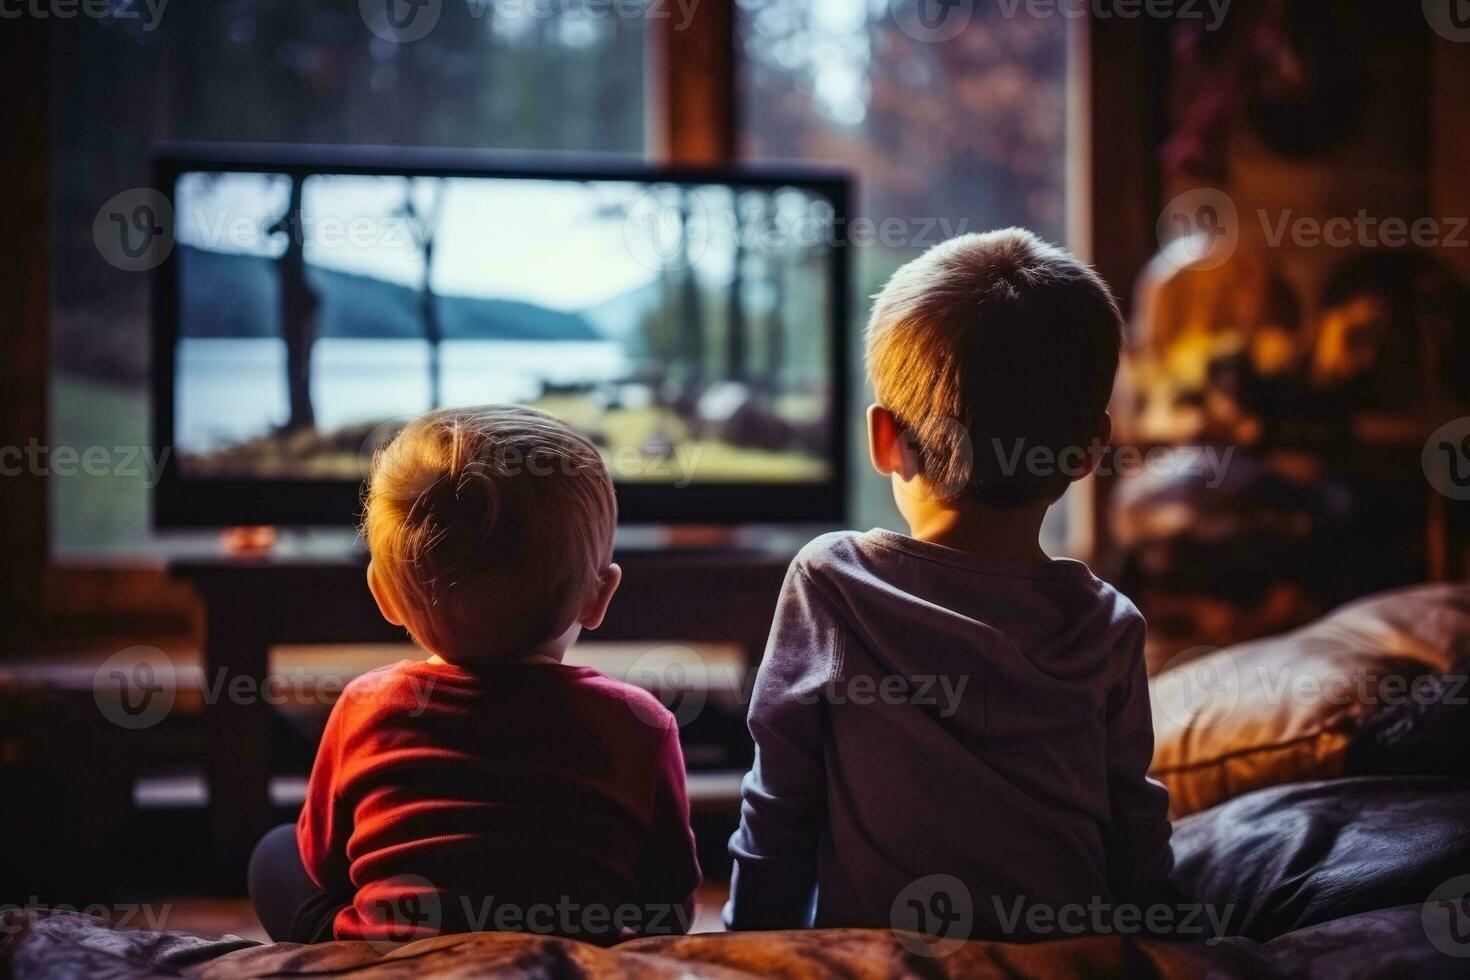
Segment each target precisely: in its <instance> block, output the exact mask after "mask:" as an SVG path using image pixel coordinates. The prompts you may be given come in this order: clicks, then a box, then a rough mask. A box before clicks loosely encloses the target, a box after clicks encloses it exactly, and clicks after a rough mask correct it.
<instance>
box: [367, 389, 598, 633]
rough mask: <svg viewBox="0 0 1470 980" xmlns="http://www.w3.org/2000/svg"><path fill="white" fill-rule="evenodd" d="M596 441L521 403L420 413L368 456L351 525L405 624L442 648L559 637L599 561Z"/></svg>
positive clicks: (585, 595) (590, 589)
mask: <svg viewBox="0 0 1470 980" xmlns="http://www.w3.org/2000/svg"><path fill="white" fill-rule="evenodd" d="M616 524H617V503H616V500H615V498H614V496H613V486H612V480H611V478H610V477H609V476H608V473H607V468H606V467H605V466H604V465H603V462H602V458H601V456H599V455H598V452H597V448H596V447H595V446H593V445H592V443H591V442H589V441H588V440H587V439H586V438H584V437H583V436H582V435H580V434H579V433H577V432H576V431H575V430H573V429H572V428H571V427H569V426H567V425H566V424H565V423H563V422H561V421H559V420H557V419H556V418H554V417H552V416H550V415H547V414H546V413H545V412H539V411H536V410H535V409H531V408H521V407H514V406H498V405H495V406H486V407H483V408H466V409H450V410H444V411H437V412H431V413H429V414H428V415H425V416H423V417H422V418H419V419H417V420H415V421H414V422H411V423H410V424H409V425H408V426H407V427H406V428H405V429H404V430H403V431H402V432H401V433H399V434H398V436H397V437H396V438H395V439H394V440H393V441H392V442H391V443H389V444H388V446H386V447H385V448H384V449H382V450H380V451H379V452H378V453H377V455H376V456H375V457H374V460H373V471H372V479H371V481H370V482H369V485H368V490H367V497H366V508H365V513H364V517H363V535H364V537H365V538H366V540H367V542H368V547H369V549H370V550H371V552H372V556H373V565H374V569H375V570H376V572H377V573H378V574H379V575H380V576H381V578H382V581H384V582H385V583H386V584H388V585H390V586H391V587H392V589H393V590H394V594H395V596H396V597H397V598H398V601H399V602H400V603H401V606H402V610H401V611H402V612H403V614H404V616H405V618H406V620H407V623H406V625H407V626H408V630H409V633H410V634H411V635H412V636H413V637H414V639H415V640H417V641H418V642H420V643H422V644H423V645H424V646H426V647H428V648H430V649H432V650H433V651H434V652H436V653H438V654H440V655H441V656H443V657H444V658H445V659H447V660H452V659H455V658H470V657H476V656H487V655H500V654H505V653H512V654H513V653H516V652H519V651H527V650H529V649H530V648H531V647H533V646H535V645H536V644H538V643H541V642H543V641H545V640H548V639H551V638H553V637H556V636H559V635H560V634H561V633H563V632H565V631H566V629H567V628H568V627H570V626H571V625H572V622H573V621H574V620H575V618H576V615H577V612H578V610H579V609H580V608H581V606H582V605H583V604H584V603H585V602H586V601H587V600H588V599H589V598H590V597H591V596H592V595H593V594H594V592H595V589H596V588H597V586H598V584H599V581H600V577H601V575H602V573H603V571H604V569H606V568H607V566H608V563H609V562H611V560H612V540H613V529H614V527H615V525H616Z"/></svg>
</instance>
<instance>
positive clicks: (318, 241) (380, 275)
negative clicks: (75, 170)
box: [156, 159, 845, 523]
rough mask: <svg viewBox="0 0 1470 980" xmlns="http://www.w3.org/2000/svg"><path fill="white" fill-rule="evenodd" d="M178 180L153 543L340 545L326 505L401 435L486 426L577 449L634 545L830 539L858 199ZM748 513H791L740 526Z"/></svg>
mask: <svg viewBox="0 0 1470 980" xmlns="http://www.w3.org/2000/svg"><path fill="white" fill-rule="evenodd" d="M172 164H173V165H172V166H168V167H165V168H164V170H165V171H166V172H167V176H168V187H169V191H170V194H171V203H172V206H173V239H174V247H173V252H172V254H171V255H170V257H169V259H168V261H167V262H166V263H165V264H164V267H163V272H164V274H163V276H162V277H161V280H160V281H161V283H162V284H163V286H162V290H163V292H164V295H163V296H162V297H161V298H162V299H163V300H164V302H163V303H161V310H160V312H161V317H160V320H161V323H160V329H161V333H162V335H163V336H164V337H165V338H166V341H165V343H164V344H162V345H161V346H162V347H163V348H165V350H164V353H165V354H166V360H167V364H168V367H167V368H166V369H165V370H166V371H167V372H168V374H167V378H166V380H165V382H164V384H163V385H162V387H163V388H165V389H166V391H163V392H160V394H161V396H162V397H161V402H163V403H164V408H165V410H166V411H165V412H164V413H162V414H166V416H167V419H166V423H167V425H166V432H165V433H164V435H165V438H166V440H167V442H168V444H169V445H170V446H171V449H172V453H171V459H170V464H169V470H170V472H169V473H166V483H167V486H166V487H161V489H162V490H163V497H164V501H163V503H164V504H166V506H163V507H160V508H156V513H158V514H159V518H160V523H172V522H173V521H171V520H170V518H171V517H172V518H177V519H178V521H177V522H179V523H200V522H205V523H246V522H248V523H257V522H266V523H302V522H316V521H320V520H323V519H330V518H331V517H332V516H333V515H332V514H331V513H327V512H325V511H323V509H322V508H321V507H320V506H316V505H309V504H306V502H305V499H304V498H303V497H302V494H305V496H306V498H312V499H325V498H323V497H322V495H321V494H320V493H317V492H315V491H312V490H311V489H310V488H309V486H307V485H310V484H323V485H331V484H336V485H338V486H347V485H350V486H351V487H352V488H353V492H354V494H355V493H356V489H357V485H358V484H360V482H361V480H362V479H363V478H364V476H365V475H366V473H367V469H368V466H369V464H370V460H371V456H372V452H373V450H374V449H375V448H376V447H377V446H378V445H380V444H381V443H382V442H384V441H386V440H387V439H388V438H391V436H392V435H393V433H394V432H396V431H397V429H398V428H400V427H401V426H402V425H403V423H404V422H406V421H407V420H408V419H410V418H412V417H414V416H416V415H419V414H421V413H423V412H426V411H428V410H430V409H433V408H440V407H457V406H469V405H480V404H487V403H517V404H523V405H529V406H533V407H536V408H540V409H543V410H545V411H547V412H550V413H552V414H554V415H557V416H558V417H560V418H562V419H565V420H566V421H567V422H569V423H571V424H572V425H574V426H576V427H577V428H579V429H580V430H581V431H582V432H584V433H585V434H586V435H587V436H588V438H590V439H591V440H592V441H593V442H594V443H595V444H596V445H597V446H598V447H599V449H600V450H601V451H602V453H603V456H604V459H605V461H606V463H607V465H608V468H609V470H610V472H611V473H612V475H613V479H614V481H615V483H617V484H618V485H619V487H620V502H621V503H622V506H623V510H624V512H625V514H627V516H629V517H630V518H631V519H638V520H644V521H658V520H664V519H670V520H686V521H687V520H700V521H708V522H723V521H726V520H731V519H744V520H749V519H753V518H757V517H763V518H764V519H775V520H780V519H788V518H789V519H812V518H814V517H817V516H832V517H835V516H836V515H835V514H830V513H829V514H824V515H818V514H816V513H813V512H812V511H813V510H814V508H816V509H822V510H826V511H830V510H831V501H830V493H828V492H825V491H830V490H831V489H832V488H834V487H835V486H836V485H837V484H838V483H840V479H841V474H840V472H839V471H840V466H841V459H842V457H841V446H840V444H841V441H842V439H841V427H840V425H839V424H838V415H839V413H840V411H841V408H842V406H841V405H840V403H839V397H840V390H841V387H842V386H841V383H840V378H841V374H842V365H841V364H840V363H839V361H840V359H841V358H840V356H839V355H840V343H839V342H838V338H839V337H840V333H841V330H840V325H841V317H842V312H841V310H842V306H843V303H842V295H841V293H842V288H843V287H842V283H843V275H842V269H843V262H844V256H843V255H842V254H841V253H842V251H843V249H842V242H841V239H840V235H841V226H840V222H841V220H842V207H843V202H844V199H845V187H844V186H843V185H842V184H841V182H840V181H837V182H834V181H832V180H830V179H813V178H800V177H797V176H786V177H782V176H780V175H770V174H762V175H744V176H740V175H728V174H727V175H722V176H719V177H716V176H715V175H697V174H674V173H671V172H664V173H660V172H657V171H652V170H638V171H632V172H625V171H612V170H608V171H603V172H582V173H570V172H566V171H556V172H535V171H527V170H524V169H521V170H509V169H504V168H502V169H499V170H497V169H494V168H488V167H483V166H468V165H460V166H446V165H445V164H444V162H443V161H442V160H441V161H436V163H435V165H434V166H404V165H398V166H378V167H370V166H366V165H364V164H362V163H361V162H354V163H353V164H352V165H350V166H349V165H341V164H338V165H333V164H332V163H331V162H322V163H313V162H312V161H310V160H307V161H305V162H301V161H299V160H298V161H295V162H293V163H292V164H291V165H290V166H272V165H270V164H269V163H266V162H256V163H253V164H251V163H249V162H241V161H240V160H238V159H236V160H232V161H230V162H229V164H228V165H223V164H222V163H221V161H217V160H216V161H213V162H211V161H198V160H196V161H189V160H179V159H176V160H173V161H172ZM267 484H271V485H274V486H275V487H276V488H277V490H278V491H284V490H285V488H290V487H294V488H295V489H296V490H297V494H296V496H295V499H294V500H293V498H292V495H291V494H289V493H285V492H279V493H268V494H266V497H269V498H271V499H273V500H277V501H279V502H278V503H267V502H266V500H265V499H264V498H262V497H260V496H259V495H252V494H251V493H250V490H251V487H252V486H254V487H255V488H256V489H260V488H261V487H264V486H265V485H267ZM625 486H629V487H631V486H640V487H644V488H648V492H647V493H643V494H642V495H641V497H640V494H638V493H629V492H625V491H624V490H622V488H623V487H625ZM741 487H744V488H783V487H784V488H786V491H787V492H786V493H785V494H784V500H785V504H784V507H785V509H789V510H791V511H792V512H791V513H790V514H789V515H788V514H786V513H784V512H783V511H782V510H781V509H778V510H777V511H776V512H774V513H769V514H764V515H760V514H749V513H744V514H741V513H725V512H729V511H731V510H732V506H733V510H734V511H740V510H741V509H742V508H741V507H739V506H735V505H736V504H737V501H736V500H735V499H734V498H733V497H732V492H733V491H734V490H736V489H737V488H741ZM699 488H705V489H704V492H700V491H699ZM721 488H723V492H718V493H712V492H711V491H718V490H720V489H721ZM803 488H806V489H807V490H810V491H813V492H812V493H808V494H803V493H802V490H803ZM691 489H692V490H694V491H695V492H694V493H690V494H685V495H683V496H680V497H672V496H669V495H668V494H667V493H666V492H663V491H682V490H691ZM185 491H187V492H185ZM211 494H214V495H215V496H216V497H219V496H221V495H223V497H228V498H232V499H231V500H220V501H219V503H220V506H212V505H211V504H210V503H209V501H208V497H209V496H210V495H211ZM242 494H243V495H244V496H243V498H242ZM758 497H759V495H757V499H758ZM819 498H821V499H823V500H826V503H825V504H823V505H822V506H821V507H820V508H817V501H818V499H819ZM337 499H345V498H342V497H338V498H337ZM722 501H723V506H721V503H722ZM640 502H643V503H647V504H650V505H658V504H660V502H662V507H659V506H649V507H647V508H645V507H642V506H639V504H640ZM769 503H772V504H780V503H781V501H777V500H771V501H769ZM303 505H304V506H305V509H307V510H310V511H312V513H310V514H303V513H299V510H300V509H301V507H302V506H303ZM630 505H631V506H630ZM231 507H232V508H233V509H231ZM262 508H263V509H264V510H265V511H267V512H265V513H261V512H260V511H261V510H262ZM661 509H662V510H667V511H672V513H667V514H666V513H659V511H660V510H661ZM745 509H747V510H748V509H749V508H745ZM630 510H631V511H633V513H628V512H629V511H630ZM644 510H646V511H647V512H646V513H638V512H639V511H644ZM244 511H250V512H251V514H252V516H250V517H249V518H245V517H241V518H240V519H238V520H236V519H233V517H232V516H231V515H236V514H241V513H243V512H244ZM721 511H725V512H721ZM352 516H353V514H352V512H351V509H350V508H349V509H347V510H346V512H344V513H342V514H341V519H342V520H349V519H351V517H352Z"/></svg>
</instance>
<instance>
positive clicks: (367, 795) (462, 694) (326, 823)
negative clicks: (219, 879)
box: [297, 660, 700, 943]
mask: <svg viewBox="0 0 1470 980" xmlns="http://www.w3.org/2000/svg"><path fill="white" fill-rule="evenodd" d="M297 841H298V843H299V845H300V849H301V857H302V861H303V863H304V864H305V866H306V870H307V872H308V873H309V874H310V875H311V877H312V879H313V880H315V881H316V883H317V884H318V885H319V886H321V887H322V888H323V889H324V890H326V891H329V892H335V893H342V894H355V898H354V900H353V903H352V904H351V905H349V906H348V907H346V908H345V909H343V910H342V912H341V913H340V914H339V915H338V916H337V918H336V921H335V923H334V931H335V934H336V936H337V938H338V939H373V940H390V941H402V940H406V939H414V938H422V937H426V936H430V935H436V934H439V933H448V932H468V931H481V930H503V931H527V932H542V933H554V934H558V935H567V936H572V937H575V938H581V939H589V940H592V941H595V942H604V943H606V942H614V941H617V940H619V939H622V938H625V937H627V936H630V935H638V934H651V933H660V932H682V931H684V930H685V928H687V924H688V921H689V916H690V914H691V913H692V909H693V893H694V890H695V888H696V887H698V885H699V880H700V874H699V866H698V864H697V862H696V859H695V854H694V837H693V834H692V833H691V831H690V829H689V801H688V796H687V793H686V790H685V774H684V758H683V753H682V751H681V749H680V746H679V729H678V725H677V724H676V723H675V721H674V718H673V716H672V715H671V714H670V713H669V712H668V711H667V710H666V709H665V708H664V707H663V705H661V704H659V702H658V701H657V699H655V698H654V697H652V696H651V695H649V694H648V693H647V692H645V691H643V690H640V689H638V688H635V687H632V686H630V685H627V684H623V683H620V682H618V681H614V680H612V679H611V678H608V677H606V676H604V675H603V674H601V673H599V672H598V671H596V670H594V669H592V668H590V667H571V666H566V665H563V664H547V663H540V664H514V663H503V664H501V663H496V664H492V665H489V666H479V665H477V666H476V667H475V668H474V669H473V670H470V669H465V668H463V667H459V666H454V665H450V664H433V663H427V662H419V661H409V660H404V661H400V662H399V663H397V664H393V665H391V666H388V667H383V668H380V669H378V670H375V671H372V672H371V673H368V674H365V675H363V676H362V677H359V678H358V679H357V680H355V681H353V682H352V683H351V684H349V685H348V686H347V688H346V690H345V691H344V692H343V695H342V697H341V698H340V699H339V700H338V702H337V704H336V705H335V706H334V707H333V709H332V713H331V717H330V719H329V720H328V722H327V728H326V732H325V733H324V735H323V737H322V744H321V748H320V749H319V750H318V752H317V758H316V764H315V765H314V766H313V768H312V773H311V782H310V785H309V787H308V790H307V798H306V805H305V807H304V808H303V809H302V812H301V818H300V820H299V822H298V824H297Z"/></svg>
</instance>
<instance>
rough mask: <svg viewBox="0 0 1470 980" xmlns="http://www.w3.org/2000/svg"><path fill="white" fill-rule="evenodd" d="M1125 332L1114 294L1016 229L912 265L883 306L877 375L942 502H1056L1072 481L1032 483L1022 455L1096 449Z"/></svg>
mask: <svg viewBox="0 0 1470 980" xmlns="http://www.w3.org/2000/svg"><path fill="white" fill-rule="evenodd" d="M1121 329H1122V318H1121V317H1120V315H1119V313H1118V306H1117V303H1116V302H1115V301H1114V300H1113V297H1112V294H1111V293H1110V292H1109V291H1108V287H1107V284H1106V283H1104V282H1103V281H1102V279H1101V278H1100V277H1099V276H1098V274H1097V273H1096V272H1094V271H1093V270H1092V269H1091V268H1090V267H1088V266H1087V265H1085V264H1083V263H1082V262H1080V261H1078V260H1077V259H1076V258H1075V257H1074V256H1072V255H1071V254H1070V253H1068V252H1066V251H1064V250H1062V249H1060V248H1057V247H1055V246H1053V245H1049V244H1047V243H1046V242H1043V241H1042V240H1041V239H1039V238H1037V237H1036V236H1035V235H1033V234H1032V233H1031V232H1029V231H1026V230H1024V229H1021V228H1006V229H1004V230H1001V231H993V232H990V233H988V234H983V235H963V236H960V237H958V238H952V239H950V240H949V241H947V242H943V243H941V244H939V245H936V246H935V247H934V248H931V249H930V250H929V251H927V252H925V253H924V254H923V255H921V256H919V257H918V258H917V259H914V260H913V261H911V262H909V263H908V264H906V265H904V266H903V267H902V268H900V269H899V270H898V271H897V272H895V273H894V274H893V277H892V278H891V279H889V280H888V284H887V285H886V286H884V287H883V290H882V291H881V292H880V293H879V294H878V295H877V296H876V297H874V304H873V313H872V317H871V319H870V320H869V321H868V330H867V364H868V377H869V378H870V379H871V381H872V384H873V389H874V393H875V396H876V397H877V399H878V402H879V404H881V405H882V406H883V407H884V408H886V409H888V411H889V412H890V413H892V414H893V416H894V418H895V419H897V421H898V423H899V425H900V426H902V428H903V429H904V432H905V434H906V436H908V437H909V438H910V439H912V440H913V442H914V443H916V446H915V448H916V450H917V455H918V458H919V463H920V468H921V472H922V473H923V475H924V477H925V478H926V479H927V480H928V481H929V482H930V483H932V484H933V485H934V486H936V487H937V488H940V489H941V490H942V491H943V492H944V493H945V494H946V495H948V496H959V495H964V494H968V495H972V496H975V497H978V498H980V499H982V500H984V501H986V502H988V503H991V504H995V505H997V506H1014V505H1019V504H1023V503H1026V502H1028V501H1032V500H1036V499H1038V498H1049V499H1051V500H1055V499H1056V498H1057V497H1059V496H1061V494H1062V492H1063V491H1064V490H1066V488H1067V484H1068V483H1069V482H1070V477H1069V476H1068V474H1067V473H1065V472H1062V471H1061V470H1060V468H1057V467H1053V468H1052V469H1050V470H1049V471H1047V472H1037V473H1031V472H1027V471H1026V469H1025V467H1026V465H1027V464H1026V455H1025V454H1026V453H1027V452H1029V451H1031V450H1032V449H1033V448H1035V447H1037V446H1041V447H1045V448H1047V449H1049V450H1051V452H1052V453H1054V454H1056V453H1060V452H1061V451H1062V450H1064V449H1069V448H1072V447H1083V448H1085V447H1086V446H1087V445H1088V443H1089V442H1090V441H1091V440H1092V438H1093V435H1094V433H1095V432H1096V431H1097V426H1098V423H1099V422H1100V421H1101V418H1102V414H1103V412H1104V411H1106V409H1107V403H1108V398H1109V396H1110V394H1111V392H1112V387H1113V377H1114V375H1115V374H1116V373H1117V369H1118V348H1119V343H1120V339H1121ZM1018 443H1019V445H1020V446H1021V447H1022V450H1023V452H1022V454H1021V456H1019V457H1017V456H1016V455H1014V449H1015V447H1016V446H1017V444H1018ZM1018 459H1019V460H1020V465H1013V464H1014V463H1015V462H1016V461H1017V460H1018ZM1007 460H1009V461H1010V463H1007Z"/></svg>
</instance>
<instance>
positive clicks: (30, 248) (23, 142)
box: [0, 17, 51, 647]
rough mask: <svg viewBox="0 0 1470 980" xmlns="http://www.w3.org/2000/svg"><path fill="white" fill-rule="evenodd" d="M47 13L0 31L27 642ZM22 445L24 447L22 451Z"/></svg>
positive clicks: (13, 545) (35, 564)
mask: <svg viewBox="0 0 1470 980" xmlns="http://www.w3.org/2000/svg"><path fill="white" fill-rule="evenodd" d="M46 24H47V21H46V20H44V19H42V18H37V17H22V18H18V19H15V20H11V21H8V22H7V23H6V24H5V29H4V30H3V31H0V64H3V65H4V66H5V78H4V82H3V84H0V132H3V133H4V134H5V138H4V140H0V186H4V187H5V188H6V196H7V200H8V206H9V214H8V220H7V221H6V230H5V234H3V235H0V325H3V328H0V329H3V333H0V337H3V340H0V344H3V348H0V541H4V542H5V554H4V555H3V556H0V622H3V623H4V624H5V627H6V638H5V641H4V642H3V643H0V647H3V646H8V645H11V644H15V645H24V644H25V638H26V637H27V635H28V634H29V633H30V632H31V630H32V629H33V628H34V626H35V624H36V623H37V621H38V620H39V618H40V616H39V610H40V595H41V590H40V583H41V569H42V566H43V565H44V564H45V561H46V531H47V522H46V483H45V480H44V479H43V478H42V477H41V475H40V474H39V473H36V472H32V467H31V466H30V465H28V462H27V457H26V455H25V449H26V447H27V445H29V444H30V442H31V440H33V439H34V440H36V441H37V442H38V443H41V444H44V443H46V441H47V438H48V435H47V429H46V382H47V360H48V359H47V311H48V299H49V296H48V292H49V286H48V280H47V260H48V254H47V253H48V249H49V246H50V242H49V234H48V228H49V215H50V209H51V188H50V175H51V166H50V144H49V139H48V133H47V128H48V127H47V101H48V100H47V95H48V93H49V92H50V90H51V89H50V84H49V81H48V79H49V77H50V75H49V72H48V57H47V37H46ZM17 454H19V455H17Z"/></svg>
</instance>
